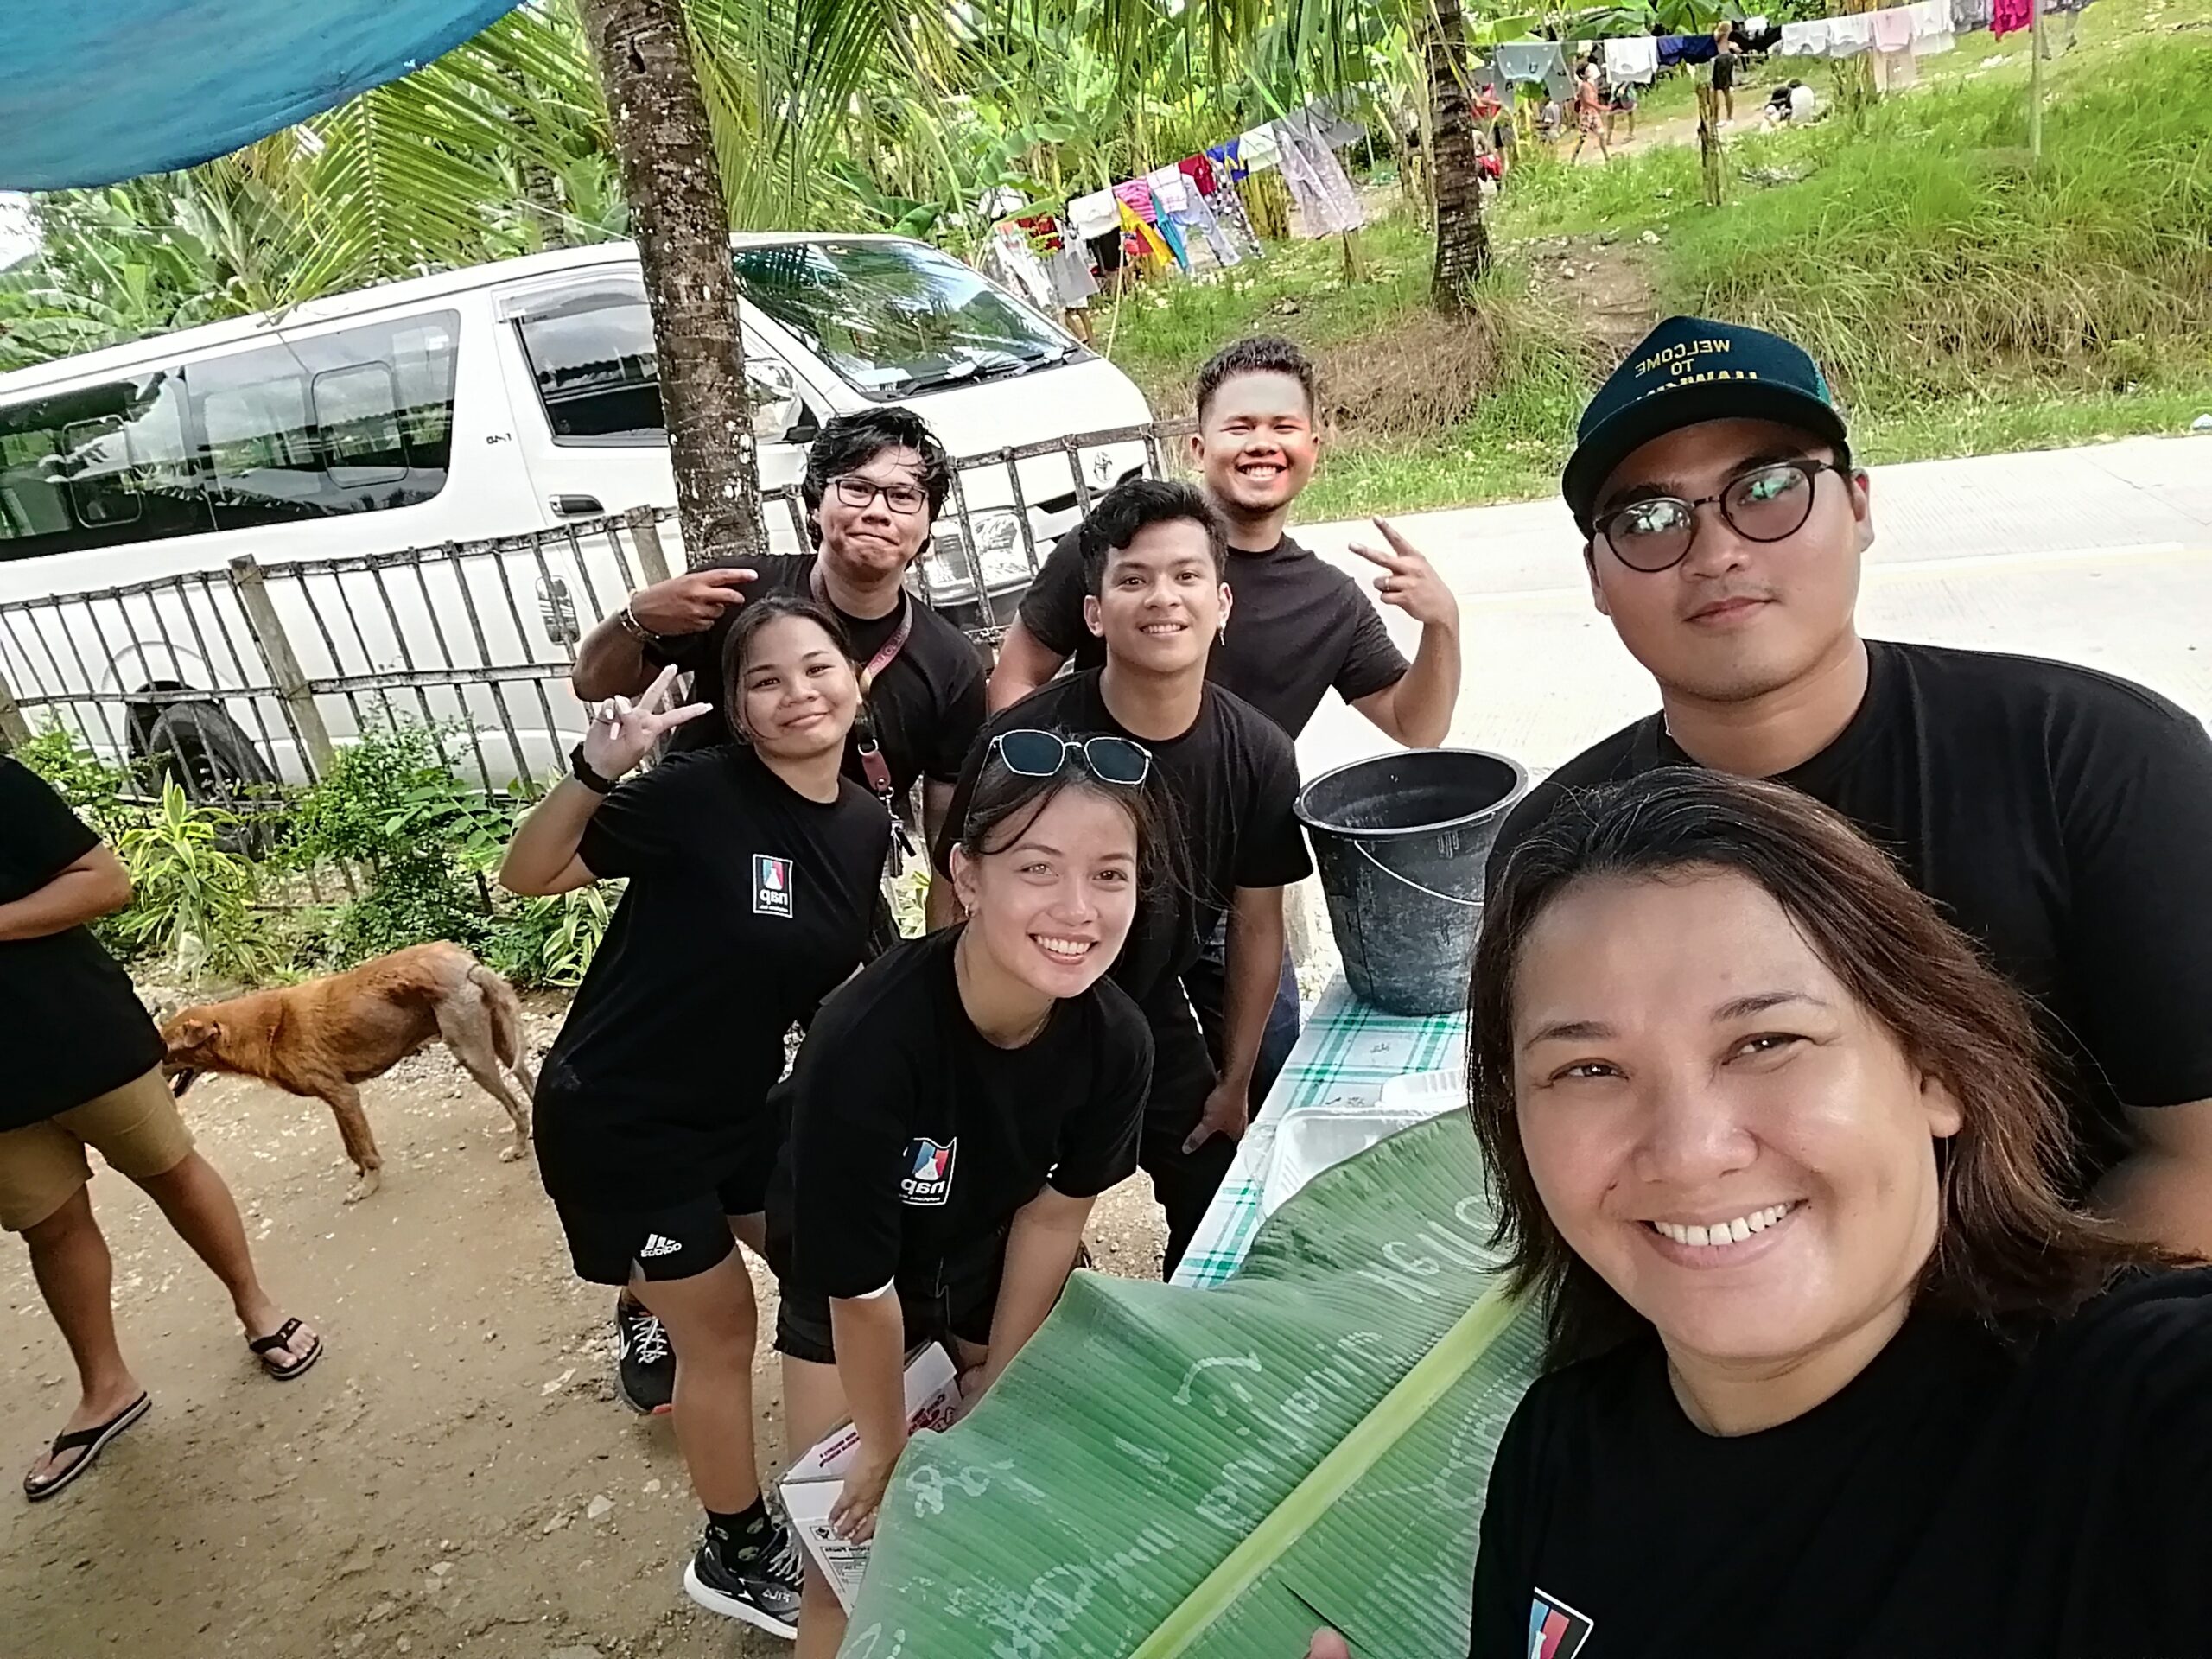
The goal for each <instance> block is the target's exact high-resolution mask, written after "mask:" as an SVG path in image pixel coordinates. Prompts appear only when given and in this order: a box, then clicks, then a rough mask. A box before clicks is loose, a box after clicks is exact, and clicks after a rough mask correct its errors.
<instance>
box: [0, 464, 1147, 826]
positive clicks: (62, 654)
mask: <svg viewBox="0 0 2212 1659" xmlns="http://www.w3.org/2000/svg"><path fill="white" fill-rule="evenodd" d="M1176 431H1177V429H1176V428H1173V427H1168V426H1140V427H1125V428H1117V429H1109V430H1104V431H1097V432H1089V433H1084V434H1079V435H1071V436H1067V437H1061V438H1055V439H1051V440H1048V441H1046V442H1039V443H1033V444H1028V445H1022V446H1018V447H1013V448H1006V449H1001V450H998V451H995V452H993V453H991V454H984V455H977V456H969V457H963V458H962V459H960V460H959V461H957V463H956V471H955V478H954V482H953V487H952V490H951V493H950V498H949V499H948V500H947V502H946V505H945V510H944V513H943V514H942V515H940V517H939V519H938V533H937V537H936V540H935V543H934V544H933V547H932V549H931V552H930V554H929V555H928V556H927V557H926V558H925V560H924V561H923V562H921V564H920V565H919V566H918V569H917V572H916V574H915V576H914V577H913V578H912V581H913V582H914V585H915V587H916V589H917V591H918V592H921V593H923V594H925V596H926V597H929V598H931V599H932V600H933V601H935V602H937V603H938V605H939V607H940V608H942V609H944V610H946V612H947V613H948V614H950V615H952V616H954V617H955V619H956V620H958V621H959V622H960V623H961V625H962V626H963V628H964V629H965V630H966V631H967V632H969V635H970V636H971V637H972V638H974V639H976V642H977V645H978V648H979V649H980V650H982V651H984V652H988V651H989V649H990V648H991V647H992V646H994V645H995V644H996V643H997V641H998V639H1000V638H1001V636H1002V634H1003V632H1004V629H1005V626H1006V625H1007V622H1008V621H1009V620H1011V617H1012V614H1013V610H1014V606H1015V604H1016V603H1018V601H1019V599H1020V593H1021V591H1022V590H1023V589H1024V588H1027V583H1028V579H1029V577H1030V575H1032V574H1033V572H1034V571H1035V569H1036V568H1037V566H1038V564H1039V563H1040V561H1041V559H1042V557H1043V556H1044V555H1045V554H1046V552H1049V551H1050V547H1049V545H1048V537H1049V536H1050V535H1051V534H1053V533H1057V531H1059V530H1064V529H1065V527H1066V526H1067V525H1068V524H1072V523H1074V522H1075V521H1076V520H1077V519H1079V518H1081V516H1082V515H1083V514H1084V513H1087V512H1089V511H1090V505H1091V502H1092V500H1093V499H1094V498H1095V496H1096V494H1097V493H1099V492H1100V491H1101V490H1102V489H1103V487H1104V485H1105V483H1106V481H1107V480H1105V479H1103V478H1101V477H1094V476H1092V475H1091V474H1092V472H1093V471H1094V470H1096V459H1095V458H1096V456H1097V455H1098V454H1101V453H1103V452H1105V451H1108V450H1109V449H1113V448H1116V447H1117V446H1128V447H1131V448H1132V453H1134V447H1136V446H1141V467H1142V469H1143V470H1144V471H1146V472H1147V473H1150V474H1153V475H1155V476H1157V475H1160V474H1163V473H1164V472H1166V471H1168V470H1171V468H1172V461H1173V458H1172V456H1171V454H1170V453H1169V450H1168V446H1167V442H1166V441H1167V440H1168V439H1170V438H1171V437H1173V435H1175V433H1176ZM1055 456H1058V457H1060V458H1061V459H1062V460H1064V461H1065V466H1066V471H1067V477H1068V480H1069V487H1068V489H1067V490H1066V491H1065V493H1062V492H1059V491H1058V490H1057V489H1052V488H1049V487H1048V488H1046V489H1040V488H1039V480H1040V471H1039V463H1040V462H1046V463H1049V461H1050V458H1052V457H1055ZM1086 458H1090V462H1089V463H1088V464H1087V460H1086ZM1117 464H1118V463H1117ZM1122 470H1127V469H1126V467H1124V468H1123V469H1122ZM1045 475H1046V476H1047V477H1049V478H1050V480H1052V481H1053V482H1055V483H1056V482H1057V477H1058V472H1057V468H1052V469H1051V470H1050V471H1049V473H1047V474H1045ZM763 505H764V511H765V512H766V517H767V518H768V520H769V529H770V532H771V537H772V546H773V547H774V548H775V550H779V551H797V550H801V549H804V548H805V547H806V546H808V545H809V543H808V538H807V535H806V525H805V522H804V504H803V503H802V502H801V500H800V499H798V491H797V490H796V488H791V487H786V488H780V489H775V490H771V491H768V492H766V493H765V495H764V502H763ZM1008 520H1011V523H1010V524H1009V523H1008ZM1039 520H1042V521H1043V523H1042V525H1041V527H1040V524H1039ZM1063 520H1064V521H1065V522H1060V521H1063ZM680 555H681V549H680V543H678V541H677V531H676V526H675V524H674V514H673V512H671V511H669V510H667V509H639V510H636V511H633V512H629V513H626V514H623V515H620V516H619V517H614V518H601V519H596V520H592V521H589V522H588V523H582V524H575V525H572V526H564V527H563V528H560V529H557V530H550V531H540V532H537V533H534V534H531V535H525V536H517V537H504V538H500V539H497V540H491V541H476V542H467V543H447V544H444V545H442V546H435V547H414V548H407V549H403V550H397V551H394V552H389V553H373V554H365V555H353V556H343V557H336V558H313V557H303V558H297V559H283V560H262V559H255V558H252V557H247V556H241V557H238V558H233V559H232V560H230V561H229V562H228V563H227V564H226V565H225V566H223V567H222V568H219V569H198V570H188V571H185V572H182V573H180V574H176V575H164V576H161V577H157V578H155V579H152V580H149V581H144V582H131V583H128V584H124V585H122V586H118V587H111V588H101V589H98V590H94V591H86V592H77V593H66V594H42V595H39V596H36V597H33V598H29V599H21V600H12V601H0V741H4V742H21V741H28V740H29V737H30V736H31V735H32V734H33V733H34V732H35V731H36V730H39V729H43V728H53V727H59V728H62V729H64V730H67V731H69V732H70V733H72V734H73V735H74V736H75V737H76V738H78V739H79V741H81V742H83V743H84V744H85V745H86V747H89V748H91V749H92V750H93V751H94V752H95V753H99V754H101V755H103V756H105V757H106V758H109V759H111V760H122V759H124V758H131V759H137V758H141V757H151V758H153V759H154V760H156V762H157V764H158V766H160V767H162V768H166V769H168V770H170V771H172V772H174V773H175V774H176V775H177V776H179V778H180V780H181V782H182V783H183V784H184V785H185V786H186V788H187V791H188V793H190V794H192V795H193V796H194V798H198V799H202V800H220V801H226V802H228V803H231V804H250V803H251V802H252V801H253V800H255V799H257V798H258V799H262V800H264V801H265V800H267V799H268V798H270V796H271V794H272V791H270V788H269V787H268V786H269V785H273V784H276V783H278V782H291V783H304V782H309V781H312V780H314V779H317V778H320V777H321V776H323V775H324V774H325V773H326V772H327V770H328V768H329V766H330V765H331V762H332V760H333V758H334V756H335V754H336V753H338V751H339V750H340V748H341V747H344V745H345V744H346V742H347V741H349V740H351V739H352V738H353V737H354V736H356V735H357V734H361V733H364V732H368V731H372V730H375V729H377V728H380V727H390V726H393V725H398V724H408V723H414V724H420V725H423V726H425V727H429V728H435V729H436V730H437V731H439V732H440V733H441V734H442V742H443V743H444V745H445V752H446V754H447V757H448V761H449V762H450V764H451V765H452V766H453V767H454V771H455V772H456V774H457V775H460V776H461V777H463V778H466V779H469V780H470V781H472V782H474V783H475V784H477V785H480V786H481V787H483V788H485V789H486V790H495V791H496V790H505V789H508V788H512V787H513V786H515V785H523V786H524V787H535V786H539V785H543V784H545V783H547V782H550V780H551V779H555V778H557V777H558V776H559V775H560V773H561V772H562V771H563V768H564V766H565V764H566V762H565V757H566V754H567V752H568V748H569V745H570V744H571V743H572V742H573V741H575V736H576V734H579V733H580V732H581V731H582V728H583V723H584V721H583V715H582V709H581V708H580V706H579V705H578V704H577V702H576V701H575V697H574V696H573V695H572V694H571V692H570V691H569V671H570V669H571V667H572V666H573V665H574V663H575V650H576V646H577V645H578V643H579V642H580V641H581V640H582V637H583V635H584V634H586V633H588V632H589V631H590V630H591V629H592V627H593V626H595V625H596V624H597V623H598V622H599V621H600V620H601V619H602V618H603V617H606V616H607V615H609V614H610V613H613V611H614V610H615V609H616V608H617V607H620V605H621V603H622V602H623V601H624V599H625V597H626V595H627V594H630V593H631V592H632V591H633V590H634V589H636V588H639V587H642V586H645V585H648V584H650V583H652V582H658V581H660V580H663V579H664V578H665V577H666V576H667V575H669V574H670V571H671V566H672V565H674V566H677V567H679V568H680V564H681V556H680Z"/></svg>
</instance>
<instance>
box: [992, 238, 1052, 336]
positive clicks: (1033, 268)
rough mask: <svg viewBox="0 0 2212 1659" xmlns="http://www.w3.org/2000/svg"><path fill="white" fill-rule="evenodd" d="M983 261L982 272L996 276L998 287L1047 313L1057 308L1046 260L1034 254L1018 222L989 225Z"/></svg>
mask: <svg viewBox="0 0 2212 1659" xmlns="http://www.w3.org/2000/svg"><path fill="white" fill-rule="evenodd" d="M982 268H983V273H984V275H986V276H988V277H994V278H995V279H996V280H997V282H998V283H999V285H1000V286H1001V288H1010V289H1013V290H1014V292H1015V293H1017V294H1019V295H1020V296H1021V297H1022V298H1023V299H1025V300H1027V301H1028V302H1029V303H1030V304H1032V305H1033V306H1035V307H1036V308H1038V309H1039V311H1042V312H1043V313H1044V314H1045V315H1046V316H1048V317H1049V316H1052V315H1055V314H1056V313H1057V312H1058V310H1059V308H1060V304H1059V301H1058V297H1057V296H1055V295H1054V294H1053V291H1052V277H1050V276H1048V275H1047V274H1046V270H1045V262H1044V261H1043V260H1042V259H1039V257H1037V250H1036V249H1034V248H1033V247H1031V246H1030V245H1029V234H1028V232H1026V231H1024V230H1023V229H1022V228H1021V227H1020V226H1019V225H1015V224H1013V223H1011V222H1007V223H1004V224H999V225H994V226H992V227H991V236H990V240H989V241H988V242H987V243H986V244H985V245H984V247H983V257H982Z"/></svg>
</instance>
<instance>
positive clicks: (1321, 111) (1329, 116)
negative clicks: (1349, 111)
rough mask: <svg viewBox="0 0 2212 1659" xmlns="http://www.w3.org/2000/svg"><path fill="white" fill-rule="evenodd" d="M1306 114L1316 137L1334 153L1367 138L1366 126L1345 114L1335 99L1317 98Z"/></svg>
mask: <svg viewBox="0 0 2212 1659" xmlns="http://www.w3.org/2000/svg"><path fill="white" fill-rule="evenodd" d="M1306 114H1307V116H1308V117H1309V118H1311V120H1312V123H1313V131H1314V134H1315V136H1316V137H1319V139H1320V141H1321V142H1322V143H1324V144H1325V145H1327V146H1328V148H1329V149H1331V150H1332V151H1333V150H1339V149H1350V148H1351V146H1352V145H1354V144H1356V143H1358V142H1359V141H1360V140H1361V139H1363V138H1364V137H1367V127H1366V124H1365V123H1363V122H1359V121H1355V120H1353V119H1352V118H1351V117H1349V116H1347V115H1346V114H1344V111H1341V110H1339V109H1338V107H1337V104H1336V100H1335V99H1327V98H1317V99H1314V100H1313V102H1312V103H1311V104H1309V105H1306Z"/></svg>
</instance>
